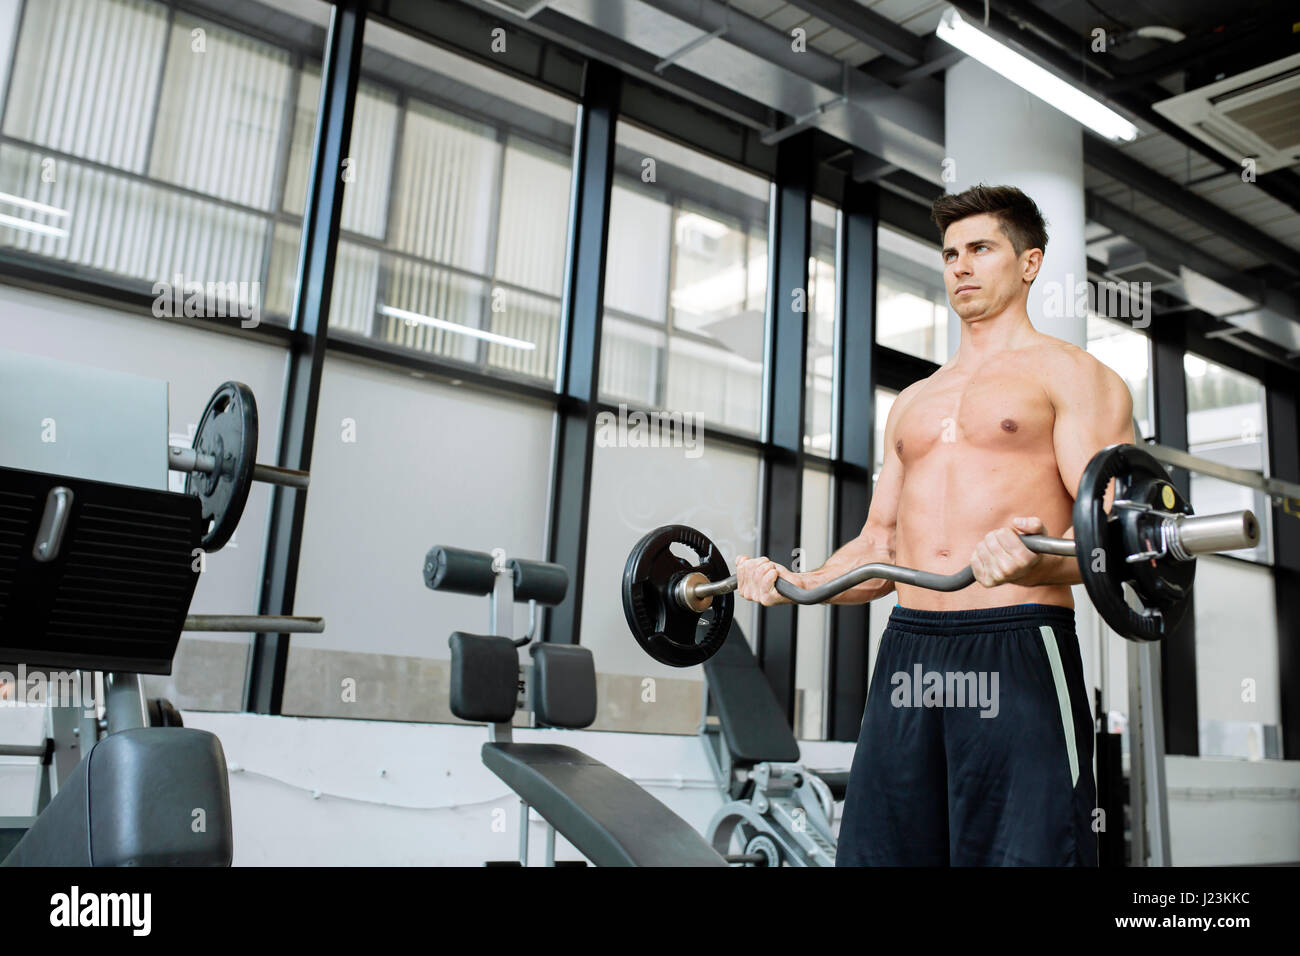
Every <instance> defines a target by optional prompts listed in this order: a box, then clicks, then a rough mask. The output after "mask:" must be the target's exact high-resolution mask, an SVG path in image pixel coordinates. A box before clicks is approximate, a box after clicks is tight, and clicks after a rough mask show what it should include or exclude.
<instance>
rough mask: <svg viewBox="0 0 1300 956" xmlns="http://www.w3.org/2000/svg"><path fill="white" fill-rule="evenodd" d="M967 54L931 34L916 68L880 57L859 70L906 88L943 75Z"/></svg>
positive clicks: (890, 83) (892, 84)
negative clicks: (921, 80)
mask: <svg viewBox="0 0 1300 956" xmlns="http://www.w3.org/2000/svg"><path fill="white" fill-rule="evenodd" d="M965 56H966V54H965V53H962V52H961V50H959V49H957V48H956V47H955V46H953V45H952V44H951V43H945V42H944V41H943V40H940V39H939V38H938V37H937V36H934V35H933V34H931V35H930V36H929V37H928V38H926V40H925V48H924V50H923V55H922V57H921V62H919V63H917V64H916V65H915V66H904V65H903V64H901V63H899V62H897V61H896V60H891V59H888V58H887V57H879V58H878V59H875V60H872V61H871V62H869V63H864V64H862V66H861V67H859V69H860V70H861V71H862V72H863V73H867V74H870V75H871V76H874V77H875V78H876V79H878V80H880V81H881V82H884V83H888V84H889V85H890V86H906V85H907V84H909V83H914V82H915V81H917V80H920V79H924V78H925V77H927V76H933V75H934V74H935V73H941V72H942V71H944V70H946V69H948V67H950V66H953V65H954V64H956V63H957V62H959V61H960V60H961V59H962V58H963V57H965Z"/></svg>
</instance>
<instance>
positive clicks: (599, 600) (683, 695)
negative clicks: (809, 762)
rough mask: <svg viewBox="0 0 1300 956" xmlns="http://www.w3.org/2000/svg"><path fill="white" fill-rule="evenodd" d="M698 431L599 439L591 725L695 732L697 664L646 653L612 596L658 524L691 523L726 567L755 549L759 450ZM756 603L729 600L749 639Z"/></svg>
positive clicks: (588, 643) (587, 627) (590, 606)
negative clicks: (660, 438)
mask: <svg viewBox="0 0 1300 956" xmlns="http://www.w3.org/2000/svg"><path fill="white" fill-rule="evenodd" d="M698 437H700V438H702V439H703V441H704V444H703V445H695V444H692V445H691V446H684V447H673V446H672V445H670V444H669V443H664V444H662V445H660V446H659V447H647V446H646V445H644V444H640V443H637V444H634V443H629V442H620V443H605V442H598V443H597V446H596V448H595V450H594V452H593V456H592V473H591V499H590V514H591V523H590V526H589V530H588V538H587V566H586V569H585V584H584V593H583V602H582V635H581V638H582V644H583V646H584V647H588V648H590V649H591V652H592V655H593V656H594V657H595V662H596V673H597V675H598V712H597V717H596V723H595V725H594V727H595V729H598V730H601V729H609V730H635V731H641V732H647V733H678V734H693V733H695V732H696V730H697V728H698V726H699V719H700V705H701V702H702V700H703V695H702V693H701V690H702V684H701V682H702V681H703V679H704V671H703V668H700V667H688V668H677V667H669V666H668V665H666V664H661V663H659V662H658V661H656V660H654V659H652V658H651V657H650V656H649V655H648V654H646V653H645V651H643V650H642V649H641V647H640V646H639V645H638V644H637V643H636V641H635V640H633V638H632V635H631V634H629V633H628V627H627V619H626V617H625V616H624V613H623V605H622V599H621V598H620V596H619V595H620V588H621V579H622V574H623V567H624V565H625V563H626V562H627V556H628V553H629V552H630V551H631V550H632V547H633V546H634V545H635V544H636V543H637V541H638V540H640V538H641V537H642V536H643V535H645V534H646V532H648V531H650V530H652V529H654V528H657V527H659V526H661V525H666V524H684V525H690V526H691V527H693V528H697V529H698V530H699V531H701V532H702V533H703V534H704V535H705V536H706V537H708V538H709V540H710V541H712V542H713V543H714V544H715V545H717V547H718V550H719V551H720V552H721V554H722V557H723V559H724V560H725V561H726V562H727V566H728V567H729V568H735V566H736V557H737V555H741V554H744V555H749V556H751V557H752V556H754V555H755V554H756V550H755V549H756V547H757V541H758V537H759V536H758V529H757V527H756V526H755V521H756V516H757V514H758V489H759V473H760V468H759V459H758V457H757V455H756V454H754V453H753V452H747V451H738V450H734V449H731V448H728V447H726V446H725V445H722V444H721V443H719V442H716V441H715V442H713V443H711V444H710V443H708V441H707V434H706V435H705V436H698ZM772 557H773V558H774V559H775V560H777V561H783V559H782V558H781V557H780V556H777V555H773V556H772ZM788 558H789V555H787V556H785V559H786V560H784V561H783V563H788ZM757 608H758V606H757V605H756V604H753V603H752V602H749V601H743V600H740V599H737V600H736V602H735V620H736V622H737V623H738V624H739V625H740V628H741V630H742V631H743V632H744V635H745V637H746V638H747V639H748V640H749V642H750V644H751V645H752V644H753V642H754V626H755V623H756V622H757V619H758V614H757Z"/></svg>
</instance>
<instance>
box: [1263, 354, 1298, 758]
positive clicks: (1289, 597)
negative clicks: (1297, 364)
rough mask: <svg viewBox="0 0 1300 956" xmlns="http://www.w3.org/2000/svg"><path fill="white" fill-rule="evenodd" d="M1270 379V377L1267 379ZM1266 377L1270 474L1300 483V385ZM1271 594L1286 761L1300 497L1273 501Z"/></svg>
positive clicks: (1294, 738) (1291, 731)
mask: <svg viewBox="0 0 1300 956" xmlns="http://www.w3.org/2000/svg"><path fill="white" fill-rule="evenodd" d="M1269 379H1271V380H1269ZM1269 379H1266V380H1265V390H1264V402H1265V414H1264V419H1265V422H1266V428H1267V429H1268V432H1267V441H1268V458H1269V462H1268V467H1269V474H1270V475H1272V476H1273V477H1274V478H1281V479H1283V480H1285V481H1300V388H1297V386H1296V382H1295V381H1294V380H1291V381H1289V382H1288V381H1285V380H1284V378H1283V376H1282V375H1280V374H1275V375H1271V376H1269ZM1273 593H1274V596H1275V606H1276V609H1277V670H1278V685H1279V687H1278V691H1279V694H1280V705H1279V711H1280V719H1281V721H1282V759H1283V760H1297V759H1300V646H1298V645H1297V642H1296V640H1295V636H1296V635H1297V634H1300V501H1293V502H1288V503H1287V505H1286V507H1285V508H1284V507H1283V506H1282V505H1281V504H1280V503H1278V502H1274V503H1273Z"/></svg>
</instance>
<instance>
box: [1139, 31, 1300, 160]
mask: <svg viewBox="0 0 1300 956" xmlns="http://www.w3.org/2000/svg"><path fill="white" fill-rule="evenodd" d="M1154 106H1155V109H1156V112H1158V113H1160V114H1161V115H1162V116H1166V117H1168V118H1169V119H1170V120H1172V121H1173V122H1175V123H1177V124H1178V125H1179V126H1181V127H1182V128H1183V129H1185V130H1187V131H1188V132H1189V133H1191V134H1192V135H1194V136H1196V137H1197V138H1198V139H1200V140H1202V141H1204V142H1206V143H1209V144H1210V145H1211V146H1213V147H1214V148H1215V149H1217V150H1218V151H1219V152H1221V153H1223V154H1224V155H1225V156H1227V157H1228V158H1230V159H1232V160H1234V161H1236V162H1240V161H1241V160H1243V159H1247V158H1250V159H1254V160H1255V172H1257V173H1266V172H1268V171H1270V170H1273V169H1282V168H1284V167H1286V166H1290V165H1292V164H1294V163H1297V162H1300V123H1297V122H1296V116H1297V115H1300V54H1296V55H1295V56H1289V57H1285V58H1283V59H1281V60H1278V61H1276V62H1275V63H1270V64H1268V65H1266V66H1261V67H1256V68H1255V69H1253V70H1247V71H1246V72H1245V73H1241V74H1238V75H1237V76H1233V77H1229V78H1227V79H1225V80H1219V81H1218V82H1216V83H1211V84H1210V85H1209V86H1203V87H1201V88H1200V89H1196V90H1191V91H1189V92H1187V93H1183V94H1181V95H1179V96H1175V97H1172V98H1170V99H1167V100H1162V101H1161V102H1159V103H1156V104H1154Z"/></svg>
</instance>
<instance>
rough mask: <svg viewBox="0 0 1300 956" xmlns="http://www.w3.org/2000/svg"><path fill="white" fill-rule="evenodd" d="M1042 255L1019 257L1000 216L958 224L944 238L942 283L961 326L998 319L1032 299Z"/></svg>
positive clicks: (1029, 251) (1028, 252)
mask: <svg viewBox="0 0 1300 956" xmlns="http://www.w3.org/2000/svg"><path fill="white" fill-rule="evenodd" d="M1041 261H1042V252H1041V251H1039V250H1037V249H1026V250H1025V251H1024V253H1023V254H1021V255H1019V256H1017V255H1016V250H1015V249H1014V248H1012V245H1011V240H1010V239H1008V238H1007V236H1006V233H1004V232H1003V231H1002V224H1001V223H1000V222H999V221H998V219H997V217H996V216H990V215H988V214H987V213H983V214H980V215H978V216H969V217H967V218H966V219H959V220H958V221H957V222H954V223H953V224H952V225H950V226H949V227H948V229H947V231H946V232H945V233H944V235H943V282H944V286H945V287H946V288H947V290H948V302H949V303H950V304H951V305H952V308H953V311H954V312H956V313H957V315H958V316H959V317H960V318H961V320H962V321H963V322H973V321H977V320H979V319H983V318H990V317H992V316H995V315H998V314H1000V313H1001V312H1003V311H1004V310H1006V309H1007V308H1008V307H1009V306H1011V305H1012V304H1014V303H1015V302H1016V300H1017V299H1018V298H1019V299H1023V298H1024V297H1025V296H1026V295H1027V294H1028V289H1029V280H1032V279H1033V277H1034V276H1035V275H1037V274H1038V266H1039V263H1040V262H1041Z"/></svg>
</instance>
